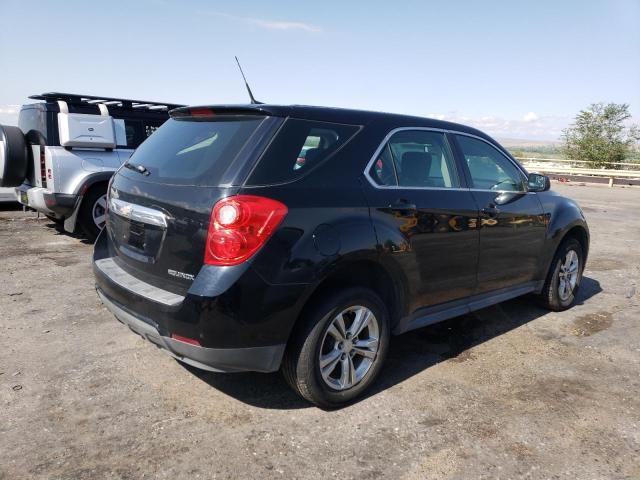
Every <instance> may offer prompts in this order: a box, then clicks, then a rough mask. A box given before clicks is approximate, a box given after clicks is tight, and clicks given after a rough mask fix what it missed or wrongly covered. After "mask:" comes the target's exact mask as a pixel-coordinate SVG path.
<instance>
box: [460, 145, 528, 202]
mask: <svg viewBox="0 0 640 480" xmlns="http://www.w3.org/2000/svg"><path fill="white" fill-rule="evenodd" d="M456 138H457V140H458V144H459V145H460V148H461V149H462V153H463V155H464V158H465V160H466V162H467V165H468V167H469V172H470V173H471V181H472V182H473V186H472V187H473V188H479V189H483V190H506V191H511V192H521V191H524V183H523V180H524V179H523V177H522V175H521V174H520V171H519V170H518V168H517V167H516V166H515V165H514V164H513V163H512V162H511V161H510V160H509V159H507V157H505V156H504V155H503V154H502V153H501V152H500V151H499V150H497V149H496V148H494V147H492V146H491V145H489V144H488V143H486V142H483V141H482V140H478V139H476V138H472V137H467V136H466V135H456Z"/></svg>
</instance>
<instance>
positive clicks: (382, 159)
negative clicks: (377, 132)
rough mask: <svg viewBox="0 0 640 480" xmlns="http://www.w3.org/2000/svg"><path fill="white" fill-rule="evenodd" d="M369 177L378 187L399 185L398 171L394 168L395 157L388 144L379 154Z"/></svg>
mask: <svg viewBox="0 0 640 480" xmlns="http://www.w3.org/2000/svg"><path fill="white" fill-rule="evenodd" d="M369 176H370V177H371V178H372V179H373V181H374V182H376V183H377V184H378V185H383V186H390V185H393V186H395V185H398V179H397V178H396V170H395V167H394V166H393V156H392V155H391V150H390V149H389V144H388V143H387V144H386V145H385V146H384V148H383V149H382V151H381V152H380V153H379V154H378V158H376V160H375V162H373V165H371V170H369Z"/></svg>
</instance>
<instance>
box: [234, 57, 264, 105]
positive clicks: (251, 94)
mask: <svg viewBox="0 0 640 480" xmlns="http://www.w3.org/2000/svg"><path fill="white" fill-rule="evenodd" d="M235 58H236V63H237V64H238V68H239V69H240V74H242V79H243V80H244V84H245V86H246V87H247V92H249V98H250V99H251V103H252V104H253V105H261V104H262V102H259V101H257V100H256V99H255V98H253V93H251V88H250V87H249V84H248V83H247V78H246V77H245V76H244V72H243V71H242V67H241V66H240V60H238V57H235Z"/></svg>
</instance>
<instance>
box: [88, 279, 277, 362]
mask: <svg viewBox="0 0 640 480" xmlns="http://www.w3.org/2000/svg"><path fill="white" fill-rule="evenodd" d="M96 291H97V292H98V296H99V297H100V300H101V301H102V303H103V304H104V306H105V307H107V309H108V310H109V311H111V313H113V315H114V316H115V317H116V318H117V319H118V320H119V321H120V322H122V323H123V324H124V325H126V326H127V327H129V328H130V329H131V330H132V331H133V332H135V333H137V334H138V335H140V336H141V337H142V338H144V339H146V340H148V341H150V342H151V343H153V344H154V345H156V346H157V347H159V348H161V349H162V350H164V351H165V352H167V353H168V354H169V355H171V356H172V357H174V358H177V359H178V360H180V361H181V362H184V363H186V364H189V365H192V366H194V367H197V368H200V369H203V370H209V371H213V372H243V371H256V372H275V371H276V370H278V368H280V362H281V360H282V355H283V353H284V349H285V345H284V344H283V345H270V346H264V347H247V348H207V347H199V346H196V345H191V344H188V343H185V342H181V341H179V340H175V339H173V338H171V337H170V336H168V335H163V334H162V333H161V332H160V330H159V329H160V328H161V327H160V326H159V325H157V324H155V323H154V322H153V321H150V320H147V319H143V318H140V317H139V316H137V315H135V314H133V313H131V312H129V311H127V310H126V309H125V307H124V306H122V305H120V304H118V303H117V302H116V301H114V300H112V299H110V298H108V297H107V295H106V294H105V293H104V292H103V291H102V290H101V289H100V287H97V288H96Z"/></svg>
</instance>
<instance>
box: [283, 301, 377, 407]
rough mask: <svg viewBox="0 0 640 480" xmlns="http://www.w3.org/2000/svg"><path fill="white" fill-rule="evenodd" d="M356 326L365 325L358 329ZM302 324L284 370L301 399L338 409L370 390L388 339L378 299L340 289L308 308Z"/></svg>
mask: <svg viewBox="0 0 640 480" xmlns="http://www.w3.org/2000/svg"><path fill="white" fill-rule="evenodd" d="M356 321H359V322H361V323H363V322H366V325H364V326H361V327H360V328H358V324H356ZM299 322H300V323H299V324H298V325H297V327H296V329H295V331H294V333H293V335H292V338H291V340H290V341H289V344H288V346H287V350H286V352H285V357H284V359H283V366H282V371H283V374H284V377H285V379H286V380H287V382H288V383H289V385H290V386H291V387H292V388H293V389H294V390H295V391H296V392H297V393H298V394H299V395H300V396H302V397H303V398H304V399H306V400H308V401H309V402H311V403H313V404H315V405H317V406H319V407H322V408H335V407H339V406H342V405H345V404H347V403H349V402H351V401H352V400H354V399H356V398H357V397H358V396H360V395H361V394H362V393H363V392H364V391H365V390H367V388H369V387H370V386H371V384H372V383H373V382H374V380H375V379H376V377H377V375H378V373H379V372H380V369H381V367H382V364H383V362H384V359H385V357H386V354H387V348H388V345H389V335H390V334H389V332H390V325H389V323H390V322H389V314H388V311H387V308H386V307H385V305H384V303H383V302H382V300H381V299H380V297H379V296H378V295H376V294H375V293H374V292H373V291H371V290H369V289H366V288H347V289H345V290H341V291H340V292H338V293H335V294H333V295H330V296H328V297H325V298H323V299H322V300H321V301H318V302H315V303H314V304H313V305H312V306H311V307H310V308H307V309H305V312H304V313H303V317H302V318H301V319H300V320H299ZM340 325H342V326H340ZM354 334H355V336H354ZM339 338H341V339H342V340H340V341H339V340H338V339H339ZM363 353H364V354H363ZM321 364H322V365H321ZM322 366H323V367H324V369H323V368H322ZM323 372H324V373H323Z"/></svg>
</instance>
